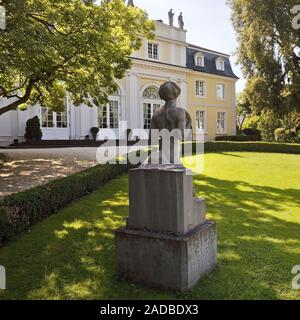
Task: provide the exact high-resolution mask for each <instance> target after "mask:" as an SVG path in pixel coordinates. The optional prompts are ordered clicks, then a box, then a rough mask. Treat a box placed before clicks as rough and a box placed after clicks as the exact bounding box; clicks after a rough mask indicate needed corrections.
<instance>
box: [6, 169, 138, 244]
mask: <svg viewBox="0 0 300 320" xmlns="http://www.w3.org/2000/svg"><path fill="white" fill-rule="evenodd" d="M133 167H134V166H133V165H129V164H125V165H123V164H106V165H97V166H95V167H92V168H89V169H86V170H84V171H81V172H79V173H75V174H73V175H70V176H68V177H65V178H62V179H58V180H53V181H50V182H48V183H47V184H45V185H41V186H38V187H34V188H32V189H29V190H26V191H23V192H19V193H15V194H12V195H8V196H6V197H4V198H2V199H0V245H1V244H3V243H4V242H6V241H9V240H11V239H12V238H13V237H14V236H15V235H16V234H18V233H20V232H22V231H24V230H26V229H28V228H29V227H30V226H31V225H34V224H36V223H37V222H39V221H41V220H43V219H45V218H46V217H48V216H50V215H52V214H54V213H56V212H57V211H58V210H60V209H62V208H63V207H65V206H66V205H67V204H69V203H70V202H72V201H74V200H77V199H79V198H80V197H82V196H84V195H87V194H89V193H91V192H93V191H95V190H96V189H97V188H99V187H100V186H101V185H102V184H103V183H105V182H107V181H109V180H111V179H112V178H115V177H116V176H118V175H119V174H121V173H124V172H128V170H129V169H130V168H133Z"/></svg>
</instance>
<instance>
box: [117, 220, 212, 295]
mask: <svg viewBox="0 0 300 320" xmlns="http://www.w3.org/2000/svg"><path fill="white" fill-rule="evenodd" d="M116 241H117V271H118V274H119V275H120V276H121V277H122V278H124V279H126V280H128V281H133V282H135V283H142V284H147V285H150V286H154V287H159V288H163V289H171V290H175V291H185V290H188V289H191V288H193V286H194V285H195V284H196V283H197V282H198V280H199V279H200V278H201V277H202V276H203V275H205V274H207V273H209V272H210V271H211V270H212V269H213V268H214V267H215V266H216V265H217V239H216V227H215V223H213V222H206V223H204V224H202V225H201V226H199V227H198V228H196V230H194V231H192V232H190V233H188V234H186V235H184V236H173V235H166V234H160V233H153V232H146V231H137V230H130V229H127V228H122V229H119V230H118V231H117V232H116Z"/></svg>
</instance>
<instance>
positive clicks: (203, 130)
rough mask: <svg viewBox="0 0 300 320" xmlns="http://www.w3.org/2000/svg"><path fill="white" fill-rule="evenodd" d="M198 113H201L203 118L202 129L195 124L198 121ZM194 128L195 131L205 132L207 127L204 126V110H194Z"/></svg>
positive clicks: (205, 124)
mask: <svg viewBox="0 0 300 320" xmlns="http://www.w3.org/2000/svg"><path fill="white" fill-rule="evenodd" d="M198 113H203V118H202V121H203V129H200V128H199V127H198V126H197V123H198V120H197V115H198ZM195 122H196V123H195V128H196V131H197V132H203V133H205V132H207V128H206V126H207V122H206V111H205V110H200V109H199V110H196V112H195Z"/></svg>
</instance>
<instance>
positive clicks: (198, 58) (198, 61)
mask: <svg viewBox="0 0 300 320" xmlns="http://www.w3.org/2000/svg"><path fill="white" fill-rule="evenodd" d="M195 65H196V66H197V67H204V54H203V53H202V52H199V53H197V54H196V55H195Z"/></svg>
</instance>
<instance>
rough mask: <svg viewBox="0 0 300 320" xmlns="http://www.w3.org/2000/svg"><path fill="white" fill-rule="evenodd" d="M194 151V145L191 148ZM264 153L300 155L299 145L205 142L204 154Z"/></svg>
mask: <svg viewBox="0 0 300 320" xmlns="http://www.w3.org/2000/svg"><path fill="white" fill-rule="evenodd" d="M193 149H194V150H196V148H195V145H194V147H193ZM226 151H243V152H265V153H288V154H300V144H288V143H275V142H221V141H218V142H206V143H205V152H226Z"/></svg>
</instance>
